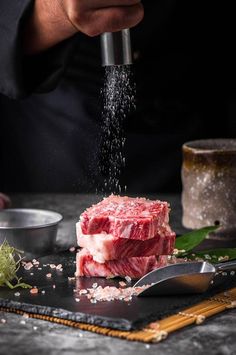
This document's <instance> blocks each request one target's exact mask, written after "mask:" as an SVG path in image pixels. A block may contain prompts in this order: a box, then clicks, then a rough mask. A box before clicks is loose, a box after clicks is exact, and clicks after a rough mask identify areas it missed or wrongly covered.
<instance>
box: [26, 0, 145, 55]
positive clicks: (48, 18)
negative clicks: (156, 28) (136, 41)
mask: <svg viewBox="0 0 236 355" xmlns="http://www.w3.org/2000/svg"><path fill="white" fill-rule="evenodd" d="M142 17H143V7H142V5H141V3H140V0H35V1H34V4H33V8H32V10H31V14H30V16H29V18H28V21H27V23H26V27H25V34H24V41H25V42H24V44H25V51H26V53H27V54H35V53H38V52H40V51H43V50H45V49H48V48H50V47H53V46H54V45H56V44H57V43H59V42H61V41H63V40H65V39H68V38H70V37H71V36H73V35H74V34H76V33H78V32H83V33H84V34H86V35H88V36H97V35H99V34H101V33H103V32H115V31H119V30H121V29H124V28H130V27H133V26H135V25H136V24H137V23H139V22H140V21H141V19H142Z"/></svg>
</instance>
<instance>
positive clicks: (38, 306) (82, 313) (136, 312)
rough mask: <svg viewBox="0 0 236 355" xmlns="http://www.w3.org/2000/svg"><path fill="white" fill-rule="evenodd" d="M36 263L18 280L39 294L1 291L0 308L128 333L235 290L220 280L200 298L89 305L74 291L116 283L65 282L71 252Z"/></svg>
mask: <svg viewBox="0 0 236 355" xmlns="http://www.w3.org/2000/svg"><path fill="white" fill-rule="evenodd" d="M38 260H39V261H40V265H39V268H42V270H39V269H37V268H35V267H34V268H32V269H30V270H29V271H26V270H24V269H23V268H21V274H20V276H22V277H23V280H24V282H27V283H30V284H31V285H32V286H37V287H38V288H39V290H40V292H39V293H38V294H36V295H32V294H31V293H30V292H29V290H27V289H26V290H23V289H15V290H9V289H7V288H5V287H4V288H1V289H0V306H2V307H13V308H16V309H19V310H23V311H25V312H29V313H37V314H43V315H49V316H54V317H59V318H63V319H69V320H74V321H79V322H84V323H89V324H94V325H99V326H104V327H109V328H113V329H120V330H131V329H138V328H141V327H143V326H145V325H146V324H148V323H150V322H151V321H154V320H158V319H161V318H163V317H165V316H168V315H170V314H173V313H176V312H178V311H180V310H182V309H183V308H185V307H187V306H190V305H193V304H195V303H197V302H199V301H201V300H202V299H205V298H207V297H210V296H211V295H212V294H214V293H216V292H219V291H222V287H223V288H224V289H226V288H229V287H233V286H236V277H235V276H228V277H226V276H224V277H223V276H221V277H220V278H219V279H218V280H216V284H217V287H216V286H215V287H214V288H213V289H212V290H211V291H209V292H207V293H206V294H204V295H191V296H189V295H188V296H174V297H173V296H171V297H166V296H165V297H147V298H141V297H133V299H132V301H130V302H128V303H127V302H124V301H110V302H97V303H91V302H90V301H89V300H88V299H87V297H86V296H83V297H81V296H78V293H77V292H74V289H77V288H89V287H91V286H92V284H93V283H95V282H96V283H98V285H101V286H103V287H104V286H107V285H109V286H114V285H115V286H118V282H119V281H120V280H119V279H110V280H106V279H102V278H85V277H81V278H78V280H77V282H76V283H75V282H69V281H68V276H69V277H73V275H74V271H75V262H74V261H75V253H71V252H63V253H60V254H56V255H51V256H46V257H43V258H40V259H38ZM46 264H56V265H57V264H62V265H63V271H62V272H61V271H57V270H54V269H53V270H52V269H50V267H49V266H46V267H43V265H46ZM32 273H33V275H32ZM47 273H52V278H50V279H49V278H47V277H46V274H47ZM53 285H56V288H53ZM222 285H223V286H222ZM42 290H45V294H42V293H41V291H42ZM16 292H20V296H15V294H16ZM76 297H79V298H80V302H76V301H75V298H76Z"/></svg>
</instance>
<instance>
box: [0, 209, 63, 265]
mask: <svg viewBox="0 0 236 355" xmlns="http://www.w3.org/2000/svg"><path fill="white" fill-rule="evenodd" d="M62 218H63V217H62V215H61V214H60V213H57V212H54V211H47V210H39V209H24V208H20V209H6V210H1V211H0V243H2V242H3V241H4V240H7V241H8V243H9V244H10V245H11V246H13V247H15V248H17V249H19V250H22V251H24V253H25V254H24V256H25V258H26V259H31V258H32V257H37V256H42V255H48V254H50V253H52V252H53V248H54V247H55V242H56V236H57V229H58V224H59V222H60V221H61V220H62Z"/></svg>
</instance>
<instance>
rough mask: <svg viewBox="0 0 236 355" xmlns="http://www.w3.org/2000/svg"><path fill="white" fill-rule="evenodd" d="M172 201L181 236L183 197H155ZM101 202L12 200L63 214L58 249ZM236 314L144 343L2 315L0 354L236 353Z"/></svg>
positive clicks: (22, 197)
mask: <svg viewBox="0 0 236 355" xmlns="http://www.w3.org/2000/svg"><path fill="white" fill-rule="evenodd" d="M154 197H156V198H157V197H158V198H159V199H165V200H167V201H169V202H170V204H171V208H172V215H171V225H172V227H173V229H174V230H175V231H176V232H177V234H180V233H181V232H182V231H183V228H182V226H181V204H180V197H179V196H173V195H158V196H154ZM99 199H100V197H99V196H95V195H70V194H65V195H63V194H57V195H51V194H45V195H43V194H42V195H17V196H12V201H13V207H25V208H44V209H52V210H56V211H58V212H60V213H62V214H63V216H64V220H63V222H62V223H61V226H60V228H59V232H58V239H57V246H56V249H57V250H61V249H67V248H68V247H69V246H72V245H75V228H74V225H75V222H76V221H77V220H78V217H79V214H80V213H81V212H82V211H83V210H84V209H85V208H86V207H88V206H89V205H91V204H92V203H95V202H97V201H98V200H99ZM235 326H236V310H235V309H233V310H229V311H227V312H224V313H222V314H220V315H218V316H215V317H213V318H211V319H209V320H207V321H205V322H204V323H203V324H202V325H200V326H194V327H188V328H185V329H183V330H181V331H178V332H176V333H174V334H172V335H170V336H169V337H168V338H167V339H166V340H165V341H163V342H162V343H158V344H150V345H149V344H143V343H137V342H130V341H126V340H119V339H116V338H110V337H105V336H102V335H97V334H94V333H90V332H85V331H80V330H78V329H73V328H70V327H66V326H62V325H58V324H54V323H50V322H46V321H41V320H37V319H30V318H28V319H25V318H23V317H22V316H18V315H15V314H11V313H5V312H0V354H1V355H5V354H9V355H14V354H22V355H24V354H48V355H49V354H78V353H79V354H91V355H95V354H119V353H120V354H127V355H133V354H135V355H139V354H140V355H141V354H144V353H145V354H159V355H162V354H163V355H164V354H165V355H168V354H172V355H174V354H186V355H188V354H192V355H195V354H208V355H211V354H212V355H218V354H219V355H220V354H222V355H223V354H225V355H229V354H236V337H235V334H236V333H235Z"/></svg>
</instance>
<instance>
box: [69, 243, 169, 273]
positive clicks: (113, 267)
mask: <svg viewBox="0 0 236 355" xmlns="http://www.w3.org/2000/svg"><path fill="white" fill-rule="evenodd" d="M167 262H168V256H163V255H162V256H159V257H158V256H157V257H156V256H153V255H152V256H146V257H145V256H144V257H134V258H125V259H120V260H110V261H106V262H105V263H103V264H101V263H98V262H96V261H94V260H93V257H92V255H91V254H89V252H88V251H87V250H86V249H85V248H83V249H82V250H81V251H79V252H78V253H77V256H76V273H75V276H95V277H97V276H98V277H115V276H121V277H126V276H129V277H131V278H132V279H136V278H140V277H142V276H143V275H145V274H146V273H148V272H150V271H152V270H154V269H157V268H160V267H162V266H165V265H167Z"/></svg>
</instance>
